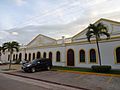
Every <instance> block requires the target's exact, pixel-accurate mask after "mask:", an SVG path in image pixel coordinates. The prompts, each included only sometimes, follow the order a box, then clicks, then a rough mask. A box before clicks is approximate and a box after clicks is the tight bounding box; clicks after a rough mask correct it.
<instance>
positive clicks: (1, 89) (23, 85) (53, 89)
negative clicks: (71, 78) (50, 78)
mask: <svg viewBox="0 0 120 90" xmlns="http://www.w3.org/2000/svg"><path fill="white" fill-rule="evenodd" d="M0 90H83V89H76V88H72V87H67V86H62V85H56V84H51V83H46V82H42V81H37V80H33V79H28V78H23V77H18V76H13V75H7V74H2V73H0Z"/></svg>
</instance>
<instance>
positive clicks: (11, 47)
mask: <svg viewBox="0 0 120 90" xmlns="http://www.w3.org/2000/svg"><path fill="white" fill-rule="evenodd" d="M2 47H3V49H2V50H3V53H5V51H6V50H7V51H8V52H10V58H9V60H10V64H9V69H11V63H12V61H11V58H12V54H13V52H14V51H17V52H18V51H19V47H20V45H19V43H18V42H16V41H12V42H6V43H3V45H2Z"/></svg>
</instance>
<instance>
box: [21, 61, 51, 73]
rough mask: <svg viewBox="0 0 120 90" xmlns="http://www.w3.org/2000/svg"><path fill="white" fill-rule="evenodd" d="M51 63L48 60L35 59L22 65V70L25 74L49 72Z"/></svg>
mask: <svg viewBox="0 0 120 90" xmlns="http://www.w3.org/2000/svg"><path fill="white" fill-rule="evenodd" d="M51 67H52V61H51V60H50V59H35V60H33V61H32V62H31V63H24V64H22V69H23V70H24V71H25V72H35V71H40V70H45V69H47V70H50V69H51Z"/></svg>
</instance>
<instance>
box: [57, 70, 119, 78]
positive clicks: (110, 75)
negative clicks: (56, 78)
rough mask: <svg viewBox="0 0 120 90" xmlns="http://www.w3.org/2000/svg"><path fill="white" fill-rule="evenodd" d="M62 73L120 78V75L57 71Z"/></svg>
mask: <svg viewBox="0 0 120 90" xmlns="http://www.w3.org/2000/svg"><path fill="white" fill-rule="evenodd" d="M57 71H60V72H68V73H75V74H88V75H97V76H109V77H120V75H116V74H104V73H103V74H102V73H94V72H78V71H69V70H57Z"/></svg>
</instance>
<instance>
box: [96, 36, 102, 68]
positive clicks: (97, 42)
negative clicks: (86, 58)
mask: <svg viewBox="0 0 120 90" xmlns="http://www.w3.org/2000/svg"><path fill="white" fill-rule="evenodd" d="M96 43H97V49H98V56H99V63H100V66H101V55H100V49H99V43H98V39H97V38H96Z"/></svg>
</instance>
